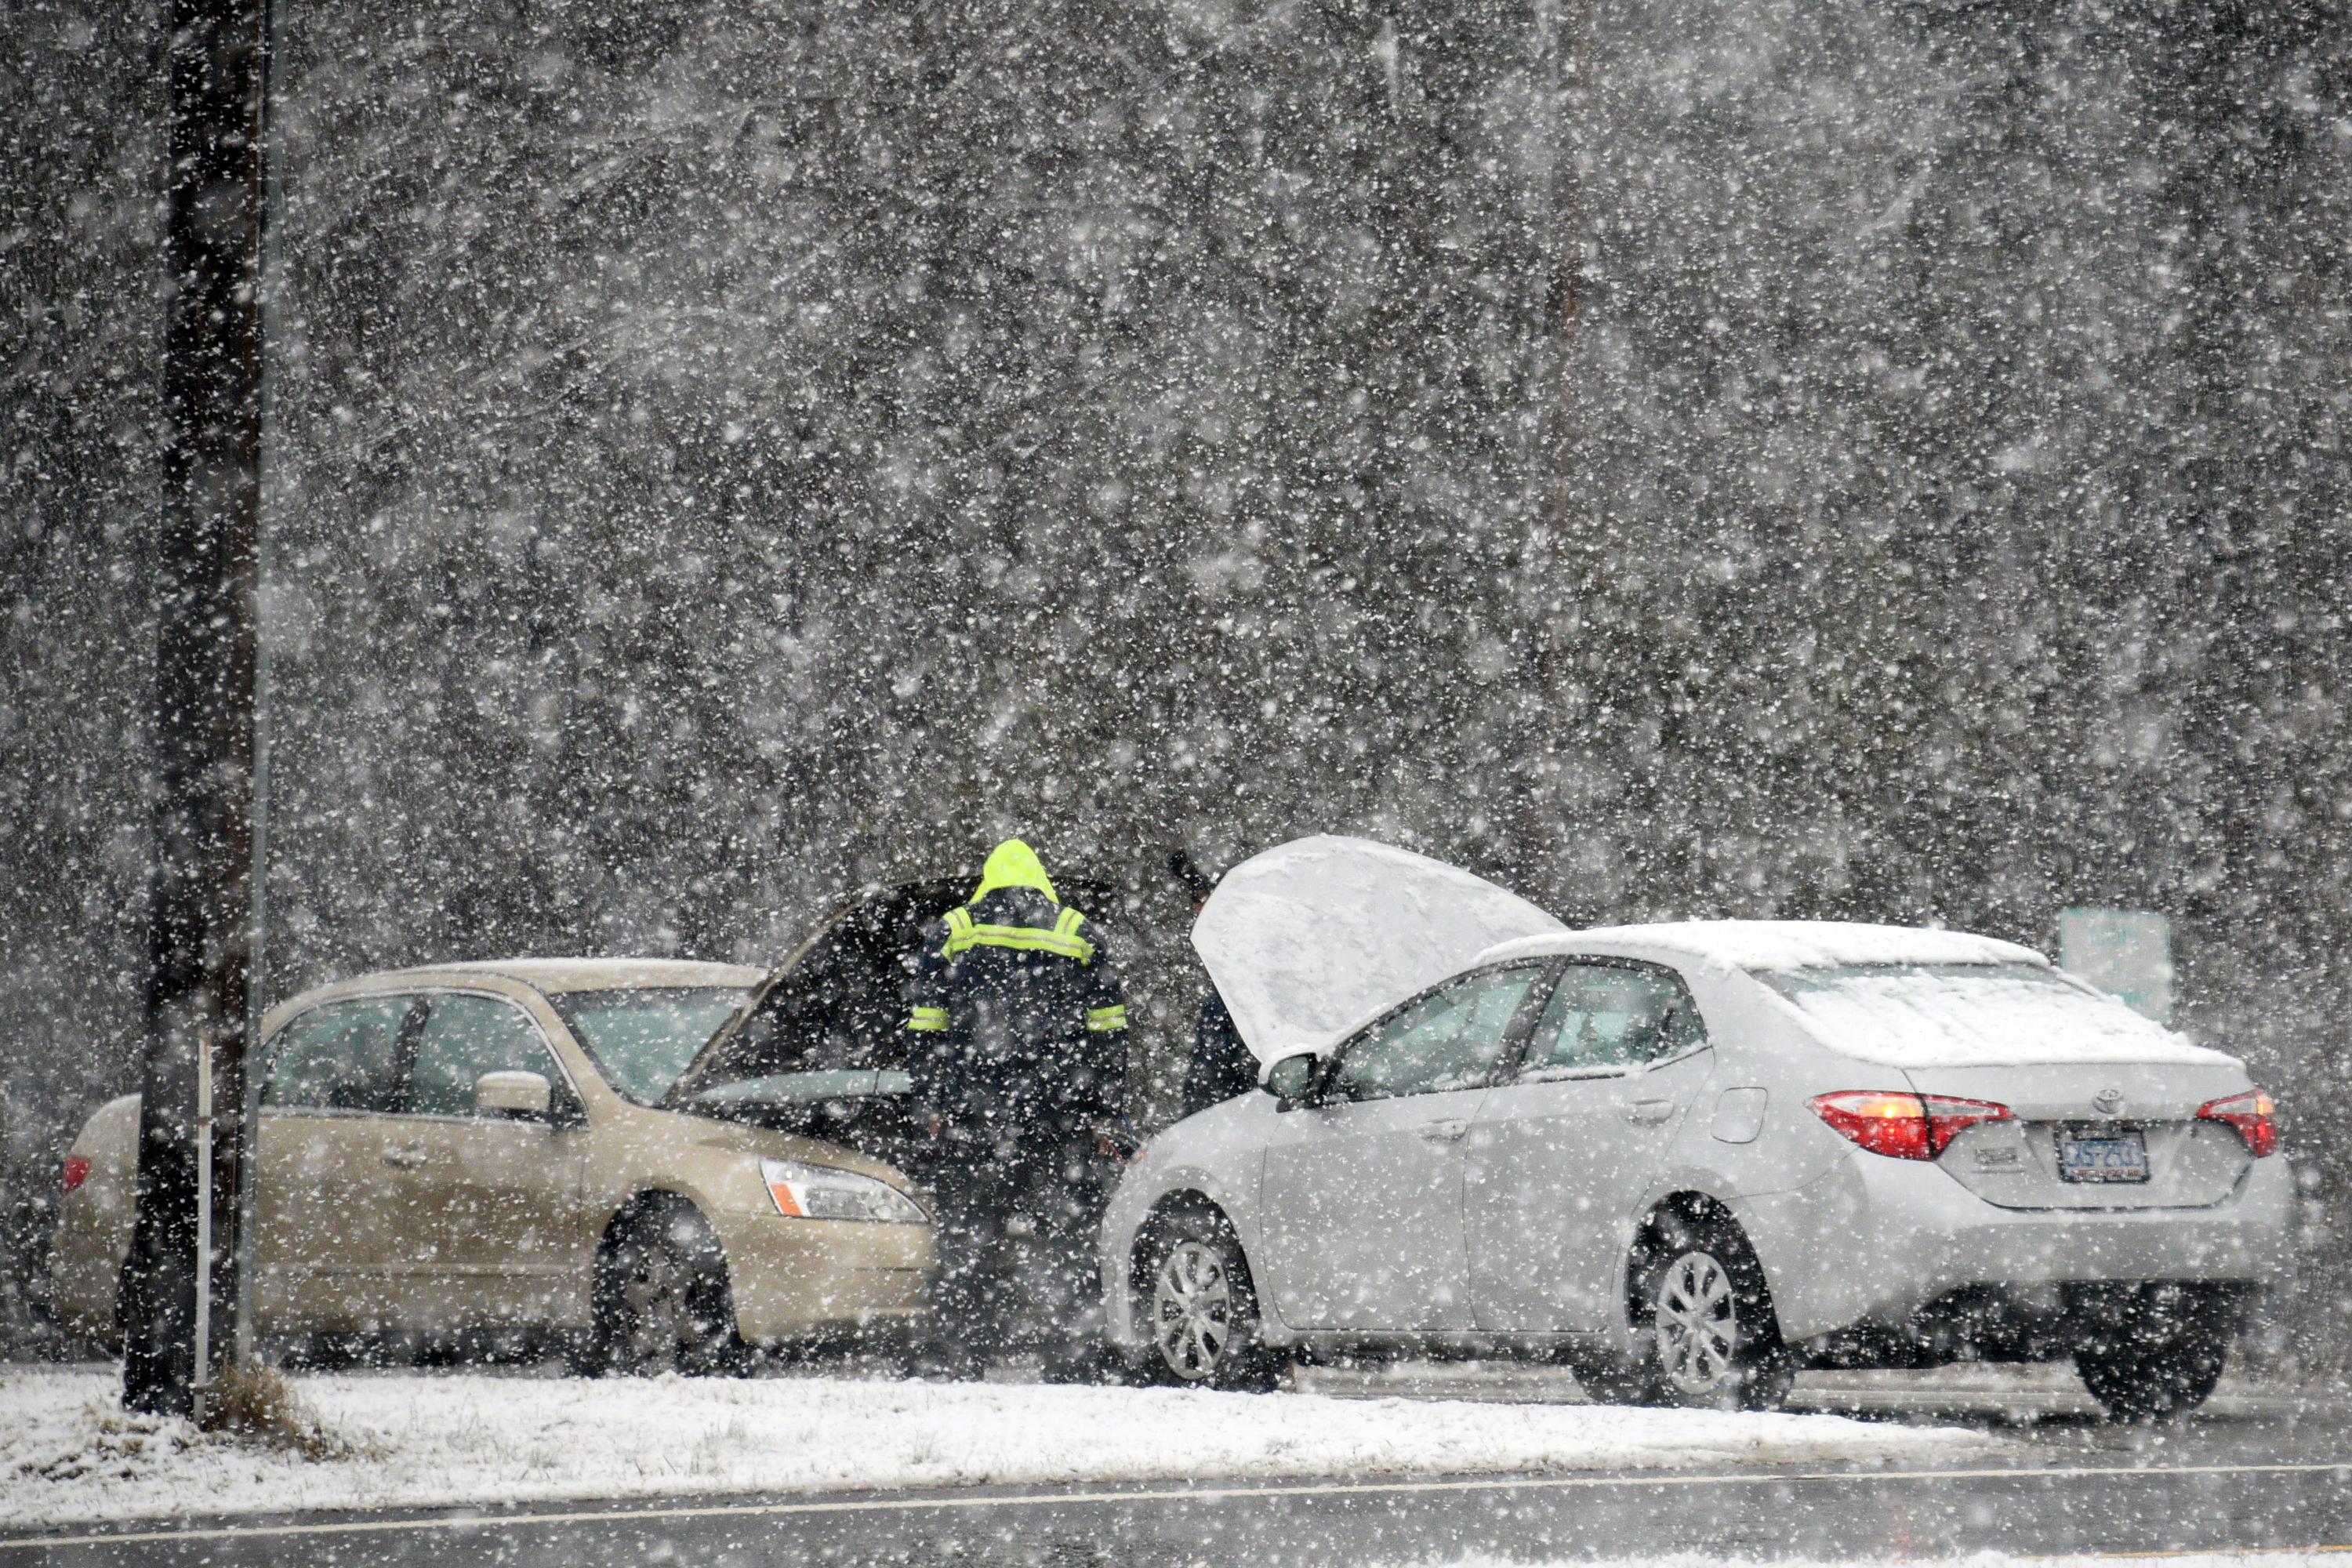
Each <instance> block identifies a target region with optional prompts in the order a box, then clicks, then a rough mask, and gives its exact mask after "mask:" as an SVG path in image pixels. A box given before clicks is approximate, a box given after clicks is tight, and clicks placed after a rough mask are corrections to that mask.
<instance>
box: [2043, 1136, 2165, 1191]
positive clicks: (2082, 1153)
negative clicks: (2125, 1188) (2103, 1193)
mask: <svg viewBox="0 0 2352 1568" xmlns="http://www.w3.org/2000/svg"><path fill="white" fill-rule="evenodd" d="M2058 1175H2059V1178H2060V1179H2061V1180H2062V1181H2068V1182H2145V1181H2147V1138H2146V1136H2145V1135H2143V1134H2142V1133H2140V1132H2138V1131H2128V1132H2126V1131H2111V1132H2110V1131H2101V1132H2074V1131H2061V1132H2060V1133H2059V1134H2058Z"/></svg>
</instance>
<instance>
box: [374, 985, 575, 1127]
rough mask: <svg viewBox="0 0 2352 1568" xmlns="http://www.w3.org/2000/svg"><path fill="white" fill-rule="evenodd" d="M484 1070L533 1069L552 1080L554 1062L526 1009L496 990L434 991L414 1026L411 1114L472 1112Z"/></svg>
mask: <svg viewBox="0 0 2352 1568" xmlns="http://www.w3.org/2000/svg"><path fill="white" fill-rule="evenodd" d="M486 1072H535V1073H538V1074H539V1075H541V1077H543V1078H545V1079H548V1080H549V1081H550V1082H553V1081H554V1079H555V1072H556V1068H555V1064H554V1063H553V1062H552V1061H551V1060H550V1059H549V1058H548V1055H547V1047H545V1046H543V1045H541V1043H540V1037H539V1029H538V1027H537V1026H535V1025H533V1024H532V1023H531V1021H530V1015H528V1014H526V1013H525V1012H523V1010H522V1009H521V1008H520V1007H518V1006H516V1005H514V1004H513V1003H511V1002H501V1001H499V999H498V998H497V997H495V996H436V997H433V998H432V999H431V1000H429V1001H428V1002H426V1004H425V1023H424V1026H422V1027H421V1028H419V1029H418V1030H417V1032H416V1062H415V1066H414V1067H412V1068H409V1073H408V1110H409V1113H410V1114H411V1115H415V1116H471V1115H473V1114H474V1080H475V1079H478V1078H480V1077H481V1076H482V1075H483V1074H484V1073H486Z"/></svg>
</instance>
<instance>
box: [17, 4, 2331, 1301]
mask: <svg viewBox="0 0 2352 1568" xmlns="http://www.w3.org/2000/svg"><path fill="white" fill-rule="evenodd" d="M609 9H610V8H609V7H592V6H587V5H560V4H549V3H545V0H490V3H488V4H469V5H456V4H436V3H435V0H402V4H400V5H395V6H393V7H390V8H384V7H359V8H353V7H331V6H324V5H300V4H293V3H285V0H281V4H280V6H279V10H280V14H281V26H282V33H283V36H282V38H281V49H280V56H279V68H280V69H279V78H278V85H279V90H280V94H281V108H280V127H281V131H282V136H283V140H282V143H281V153H280V159H279V163H278V181H279V188H278V206H277V209H276V213H275V215H274V218H273V222H274V225H275V227H274V235H273V245H274V256H273V265H274V267H275V275H274V276H275V292H274V295H273V307H272V327H273V331H274V333H275V346H274V350H273V357H272V361H271V373H272V377H273V382H272V385H273V397H274V415H273V419H272V423H271V432H270V446H269V451H268V459H269V472H270V479H269V486H270V488H269V494H268V508H267V511H268V538H269V546H268V548H269V552H270V555H269V562H268V581H269V587H268V596H267V598H268V602H267V622H268V625H267V644H268V660H269V679H270V699H269V702H270V708H269V714H268V731H269V735H270V748H271V750H270V773H269V798H270V805H271V821H270V841H269V848H270V858H269V865H268V883H267V892H268V905H269V914H270V928H269V939H268V940H269V946H268V954H267V974H268V984H269V988H270V991H271V994H272V995H273V996H284V995H287V994H291V993H292V992H293V991H295V990H297V989H299V988H300V987H301V986H303V985H306V984H312V983H315V982H317V981H320V980H322V979H326V978H330V977H331V976H334V975H337V974H342V973H351V972H352V971H354V970H359V969H363V968H368V967H373V966H378V965H383V964H388V963H404V962H411V961H415V960H421V959H427V958H433V957H437V956H446V955H449V954H454V953H466V954H482V953H496V952H568V951H638V952H686V953H693V954H698V955H707V956H712V957H753V958H756V957H761V956H769V955H773V954H774V953H776V952H778V951H779V950H780V949H782V947H784V946H785V945H787V944H788V943H789V942H790V941H791V940H792V938H793V935H794V934H795V933H796V932H797V931H800V930H801V929H803V927H804V925H805V924H806V922H807V921H809V920H810V919H811V918H812V917H813V916H814V913H815V911H817V910H819V909H821V908H822V907H823V906H824V904H825V903H826V902H827V901H828V900H830V899H832V898H833V897H834V896H835V895H836V894H838V893H839V892H841V891H843V890H845V889H849V888H852V887H854V886H856V885H857V884H859V883H861V882H865V881H869V880H876V879H890V878H893V877H898V876H905V875H912V874H919V873H928V872H932V871H935V870H937V869H940V868H956V867H961V866H969V865H971V864H974V863H975V862H976V860H977V858H978V856H979V855H980V853H981V852H982V850H984V848H985V847H986V846H987V844H988V843H990V842H991V841H992V839H993V838H994V837H997V836H998V835H1000V834H1002V833H1003V832H1007V831H1015V830H1017V831H1022V832H1024V833H1026V834H1027V835H1029V836H1030V837H1033V839H1034V841H1036V842H1038V843H1039V845H1040V846H1041V847H1042V848H1043V849H1044V850H1045V852H1046V854H1047V856H1048V858H1049V861H1051V862H1052V863H1055V864H1065V865H1069V866H1072V867H1074V868H1084V869H1087V870H1089V871H1092V872H1094V873H1096V874H1097V875H1106V876H1110V877H1113V878H1115V879H1123V880H1124V881H1126V882H1127V884H1128V885H1129V887H1130V888H1131V889H1132V902H1131V907H1130V909H1129V910H1127V911H1124V912H1125V914H1126V915H1127V917H1128V918H1129V920H1131V921H1134V922H1135V923H1136V924H1138V925H1139V926H1141V927H1142V928H1144V929H1145V930H1147V931H1154V932H1158V933H1160V934H1159V935H1158V936H1157V937H1156V938H1155V939H1154V940H1153V941H1152V942H1150V945H1149V951H1148V952H1147V954H1146V962H1145V971H1146V973H1145V974H1144V977H1143V983H1142V985H1141V990H1142V991H1143V993H1144V1001H1145V1003H1146V1004H1147V1006H1146V1007H1145V1008H1144V1009H1143V1011H1144V1013H1145V1016H1146V1029H1147V1032H1149V1033H1150V1036H1151V1037H1152V1038H1154V1039H1156V1040H1158V1041H1160V1047H1158V1049H1159V1052H1160V1057H1161V1058H1163V1059H1164V1057H1165V1042H1166V1041H1167V1039H1168V1037H1170V1036H1171V1034H1172V1032H1173V1031H1174V1029H1175V1028H1176V1027H1177V1026H1181V1023H1182V1021H1183V1019H1184V1017H1185V1016H1186V1015H1187V1014H1188V1012H1189V1007H1190V1005H1191V1001H1192V985H1193V984H1194V982H1193V981H1192V978H1191V977H1190V976H1189V975H1187V974H1186V973H1184V971H1183V969H1182V966H1181V947H1180V945H1179V942H1180V941H1181V939H1180V938H1179V936H1178V935H1177V931H1178V928H1179V927H1180V925H1181V918H1180V917H1181V911H1182V905H1181V897H1180V895H1178V894H1177V893H1176V892H1175V891H1174V890H1173V889H1169V888H1168V887H1166V885H1165V879H1164V877H1162V876H1161V875H1160V872H1159V869H1158V858H1159V856H1160V854H1161V853H1164V850H1165V848H1166V847H1171V846H1172V845H1175V844H1179V843H1184V842H1201V843H1204V844H1217V845H1232V844H1248V845H1260V846H1262V845H1264V844H1267V843H1271V842H1275V841H1277V840H1279V839H1280V838H1283V837H1289V836H1291V835H1293V834H1296V833H1298V832H1303V831H1312V830H1321V829H1330V830H1338V831H1349V832H1359V833H1365V834H1370V835H1372V836H1376V837H1386V838H1391V839H1393V840H1396V841H1399V842H1403V843H1407V844H1410V845H1412V846H1413V847H1419V848H1423V849H1424V850H1426V851H1428V852H1430V853H1433V854H1436V855H1439V856H1442V857H1444V858H1450V859H1454V860H1457V861H1460V862H1462V863H1464V864H1466V865H1469V866H1472V867H1474V868H1476V869H1478V870H1480V871H1482V872H1485V873H1486V874H1488V875H1491V876H1494V877H1496V878H1497V879H1500V880H1503V881H1506V882H1507V883H1510V884H1512V885H1514V886H1516V887H1517V888H1519V889H1522V890H1524V891H1526V892H1528V894H1530V895H1531V896H1533V897H1535V898H1537V899H1538V900H1541V901H1544V902H1546V903H1548V904H1549V905H1550V906H1551V907H1553V908H1555V909H1557V910H1559V912H1560V913H1561V914H1562V915H1563V916H1564V917H1566V918H1568V919H1570V920H1571V921H1597V920H1612V921H1613V920H1625V919H1639V918H1644V917H1651V916H1663V915H1677V914H1691V915H1710V914H1745V915H1791V916H1810V915H1837V916H1848V917H1854V918H1865V919H1883V920H1895V921H1944V922H1948V923H1952V924H1957V925H1964V926H1969V927H1973V928H1976V929H1980V930H1985V931H1993V932H1996V933H1999V934H2002V935H2007V936H2013V937H2019V938H2021V939H2023V940H2026V941H2029V942H2037V943H2040V944H2042V945H2045V946H2046V945H2047V944H2048V943H2049V942H2050V941H2051V939H2052V932H2053V922H2054V919H2055V914H2056V911H2057V910H2059V909H2060V908H2062V907H2063V906H2065V905H2068V904H2075V903H2117V904H2124V905H2130V906H2135V907H2149V908H2156V909H2161V910H2168V912H2170V913H2171V914H2173V916H2174V917H2175V919H2176V921H2177V922H2178V927H2179V942H2180V957H2181V960H2182V964H2183V968H2182V978H2181V992H2182V994H2183V996H2184V1000H2185V1012H2186V1017H2187V1021H2188V1023H2189V1026H2191V1027H2192V1028H2194V1029H2195V1030H2196V1031H2197V1032H2199V1033H2200V1035H2203V1036H2204V1037H2209V1038H2213V1039H2216V1040H2218V1041H2220V1042H2221V1043H2222V1044H2224V1045H2226V1046H2228V1047H2231V1048H2233V1049H2238V1050H2241V1051H2242V1052H2244V1053H2245V1054H2247V1055H2248V1056H2249V1057H2250V1058H2252V1060H2253V1061H2254V1063H2255V1064H2256V1067H2257V1070H2258V1071H2259V1072H2262V1073H2263V1074H2266V1075H2268V1076H2269V1077H2270V1078H2271V1079H2273V1080H2274V1081H2276V1082H2277V1083H2279V1084H2280V1085H2281V1087H2282V1088H2283V1089H2284V1090H2285V1091H2286V1095H2287V1100H2288V1107H2289V1113H2290V1117H2291V1140H2292V1142H2293V1143H2294V1146H2295V1147H2296V1148H2297V1149H2298V1151H2299V1152H2300V1154H2301V1156H2302V1157H2303V1158H2305V1161H2306V1163H2308V1164H2309V1165H2310V1167H2311V1169H2312V1170H2313V1171H2314V1173H2315V1177H2316V1179H2321V1180H2326V1179H2328V1178H2330V1177H2332V1176H2335V1175H2336V1173H2337V1171H2338V1167H2339V1166H2341V1165H2343V1164H2344V1163H2345V1161H2344V1157H2343V1155H2342V1154H2341V1152H2340V1151H2341V1150H2342V1148H2343V1147H2344V1134H2345V1132H2346V1131H2347V1128H2346V1127H2345V1125H2344V1122H2343V1116H2344V1113H2343V1112H2341V1111H2340V1110H2337V1109H2336V1107H2337V1106H2338V1105H2339V1104H2340V1103H2342V1102H2344V1099H2345V1097H2344V1096H2343V1095H2341V1094H2340V1093H2338V1092H2336V1090H2337V1079H2338V1078H2339V1076H2340V1075H2341V1073H2342V1071H2343V1068H2342V1066H2341V1062H2342V1053H2341V1052H2340V1050H2338V1049H2337V1047H2336V1041H2337V1040H2338V1039H2339V1038H2340V1037H2342V1035H2343V1033H2344V1031H2345V1028H2346V1026H2347V1023H2352V1018H2347V973H2346V968H2345V963H2346V961H2345V959H2344V958H2343V957H2341V956H2339V955H2340V953H2341V952H2342V951H2343V949H2344V945H2345V938H2346V935H2347V925H2352V910H2347V891H2352V872H2347V856H2346V847H2347V831H2352V829H2348V828H2347V823H2352V780H2347V768H2352V742H2347V740H2346V738H2345V736H2344V733H2343V724H2342V715H2343V710H2344V701H2345V693H2346V682H2347V651H2346V638H2345V627H2344V620H2343V617H2344V616H2345V614H2346V611H2347V605H2346V604H2345V597H2346V589H2345V586H2344V581H2343V573H2342V571H2341V569H2340V566H2339V558H2340V555H2341V552H2342V544H2343V541H2344V540H2345V538H2346V537H2347V506H2352V467H2347V453H2346V447H2345V443H2346V436H2347V422H2352V406H2347V405H2348V404H2352V393H2347V381H2348V380H2352V376H2347V367H2352V342H2347V336H2352V323H2347V308H2346V300H2347V298H2352V288H2347V282H2352V279H2347V271H2346V255H2345V245H2346V240H2345V236H2346V234H2347V231H2352V210H2347V209H2352V135H2347V129H2346V128H2347V125H2352V57H2347V43H2346V30H2345V29H2344V27H2343V26H2342V25H2341V22H2340V19H2338V18H2336V17H2335V16H2333V15H2332V14H2331V12H2330V11H2329V10H2327V9H2326V8H2324V7H2320V6H2315V5H2296V4H2292V3H2289V0H2249V3H2248V4H2244V5H2220V6H2214V5H2200V6H2174V5H2154V4H2126V5H2105V4H2102V5H2090V4H2077V5H2055V6H2052V5H2008V4H2000V3H1993V4H1985V5H1925V4H1912V3H1906V0H1805V3H1802V4H1800V3H1797V0H1745V3H1740V4H1732V3H1728V0H1696V3H1690V0H1677V3H1675V4H1664V3H1663V0H1656V3H1653V0H1596V3H1595V4H1594V5H1591V8H1590V9H1589V10H1587V9H1585V8H1584V7H1582V6H1580V5H1576V4H1571V3H1567V0H1523V3H1508V4H1507V3H1503V0H1475V3H1466V4H1460V5H1413V6H1406V5H1392V4H1370V3H1342V0H1323V3H1316V4H1308V3H1299V0H1279V3H1276V4H1272V5H1252V4H1240V3H1236V4H1223V3H1219V0H1199V3H1176V0H1169V3H1163V4H1156V5H1131V4H1113V3H1109V0H1099V3H1087V0H1058V3H1055V0H1048V3H1045V4H1027V5H990V4H981V3H978V0H950V3H941V4H933V5H898V4H874V5H835V6H803V7H790V8H780V7H772V6H761V5H736V4H731V3H730V4H721V5H691V6H689V5H673V4H667V3H664V0H651V3H649V4H646V5H637V6H633V7H629V8H626V10H625V14H624V15H619V16H607V15H604V14H603V13H604V12H606V11H608V10H609ZM7 26H8V28H9V30H10V33H11V35H12V37H11V42H12V45H13V47H12V48H11V49H10V50H9V51H8V52H7V54H6V56H5V63H0V71H5V72H6V73H7V76H6V78H5V80H0V146H5V147H6V148H7V149H8V152H7V153H6V154H5V160H0V214H5V215H8V216H0V297H5V299H6V300H8V301H9V302H10V305H11V309H10V310H8V311H6V312H5V315H0V333H5V334H6V335H5V338H0V418H5V421H6V428H7V430H8V441H7V445H6V447H5V465H0V572H5V578H4V579H0V595H5V598H4V599H0V604H4V605H5V616H0V865H5V867H6V868H8V870H7V874H6V875H5V878H0V1052H5V1058H0V1061H5V1068H0V1090H5V1093H0V1117H5V1122H4V1123H0V1135H4V1136H5V1156H0V1167H5V1172H6V1173H7V1174H6V1178H5V1179H6V1181H7V1184H8V1185H7V1189H6V1190H7V1191H8V1192H9V1193H10V1194H12V1196H13V1198H14V1200H15V1202H16V1207H17V1209H18V1211H19V1212H20V1213H21V1214H22V1215H24V1216H25V1217H24V1218H23V1219H22V1220H21V1221H20V1225H19V1228H20V1230H23V1231H26V1232H27V1233H29V1231H31V1230H33V1229H37V1216H38V1213H39V1211H40V1208H41V1205H42V1204H43V1202H44V1201H45V1194H46V1192H47V1186H48V1184H50V1183H51V1182H53V1180H54V1177H53V1174H52V1173H53V1171H54V1168H55V1160H56V1156H57V1153H58V1150H59V1149H60V1147H61V1144H62V1142H63V1140H64V1138H65V1137H66V1136H68V1135H69V1131H70V1129H71V1127H72V1126H73V1125H74V1124H75V1123H77V1122H78V1121H79V1117H80V1116H81V1115H82V1114H83V1113H84V1112H85V1111H86V1110H88V1108H89V1106H91V1105H92V1104H94V1103H95V1102H96V1101H97V1100H99V1099H100V1098H103V1097H104V1096H106V1095H108V1094H110V1093H112V1092H116V1091H118V1090H119V1089H121V1088H122V1087H123V1086H124V1085H125V1084H126V1082H127V1081H128V1071H129V1063H130V1061H131V1050H132V1048H133V1045H134V1043H135V1038H136V1035H137V1031H138V1027H139V1018H138V1013H137V996H138V986H137V960H138V955H139V952H140V951H141V929H142V928H141V923H140V922H141V920H142V908H141V899H142V891H141V888H142V870H141V855H142V832H143V816H142V805H141V795H140V791H141V787H142V785H141V778H142V755H143V744H144V742H143V740H142V724H143V717H142V704H143V702H144V700H145V693H146V682H147V679H148V669H147V666H146V661H147V660H148V658H149V652H148V644H149V634H148V627H147V626H146V622H145V614H144V608H143V606H144V593H143V572H142V538H143V532H142V531H143V530H144V529H145V527H146V526H147V522H148V519H149V518H150V516H151V515H152V510H153V505H154V464H153V458H152V440H153V437H154V432H155V425H156V419H157V413H158V411H157V408H156V397H155V382H156V366H155V363H154V357H153V356H154V345H155V342H156V341H157V334H156V331H155V329H156V325H157V322H158V321H159V319H160V318H159V314H158V312H157V310H156V306H155V296H154V289H155V287H156V279H154V277H153V271H152V268H153V264H152V257H153V254H154V249H155V243H156V241H155V237H156V233H157V229H156V222H157V216H156V208H155V193H156V190H157V188H158V170H157V165H156V159H157V156H158V145H159V129H158V124H157V110H158V109H159V107H160V105H159V104H158V102H157V101H156V99H157V92H158V76H157V71H156V61H155V53H156V48H157V43H158V39H157V33H156V24H155V22H154V20H153V19H152V18H145V17H137V18H126V17H124V16H121V15H120V14H118V12H117V11H115V10H100V9H97V8H94V7H88V6H84V5H79V4H77V3H73V0H31V3H29V4H28V5H25V6H20V7H19V8H17V9H16V11H14V12H12V13H11V16H10V19H9V21H8V23H7ZM1139 1091H1141V1092H1145V1093H1146V1094H1147V1095H1148V1094H1149V1093H1150V1092H1151V1086H1150V1084H1139ZM1154 1103H1158V1102H1157V1101H1154ZM2330 1256H2331V1257H2332V1256H2333V1254H2332V1253H2331V1254H2330ZM2299 1331H2301V1330H2299Z"/></svg>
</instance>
